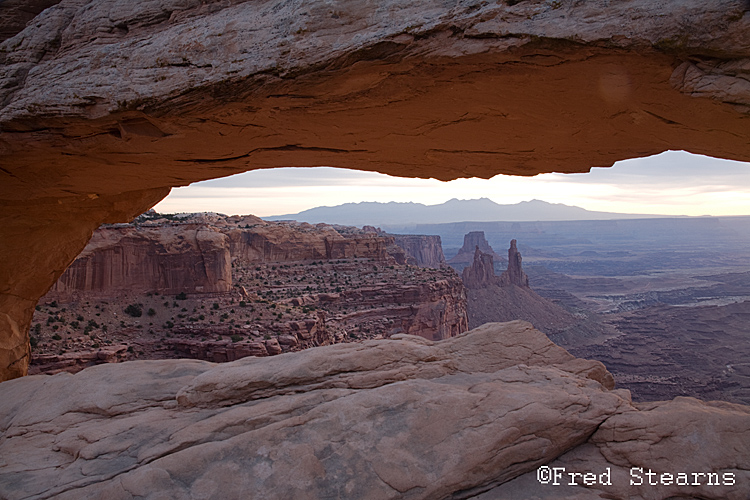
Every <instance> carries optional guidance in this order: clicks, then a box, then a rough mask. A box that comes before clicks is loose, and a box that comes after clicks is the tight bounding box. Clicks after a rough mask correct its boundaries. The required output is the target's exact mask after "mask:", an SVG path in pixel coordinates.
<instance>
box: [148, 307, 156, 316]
mask: <svg viewBox="0 0 750 500" xmlns="http://www.w3.org/2000/svg"><path fill="white" fill-rule="evenodd" d="M146 314H148V315H149V316H156V311H155V310H154V308H153V307H149V308H148V312H147V313H146Z"/></svg>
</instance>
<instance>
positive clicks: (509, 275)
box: [500, 240, 529, 288]
mask: <svg viewBox="0 0 750 500" xmlns="http://www.w3.org/2000/svg"><path fill="white" fill-rule="evenodd" d="M510 285H516V286H521V287H526V288H528V287H529V277H528V276H526V273H525V272H523V268H522V267H521V252H519V251H518V248H516V240H510V248H509V249H508V269H507V270H506V271H505V272H504V273H503V274H501V275H500V286H510Z"/></svg>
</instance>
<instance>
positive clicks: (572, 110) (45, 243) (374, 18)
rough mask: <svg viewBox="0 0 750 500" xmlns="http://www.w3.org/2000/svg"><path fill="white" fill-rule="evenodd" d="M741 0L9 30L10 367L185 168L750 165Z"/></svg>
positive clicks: (178, 5)
mask: <svg viewBox="0 0 750 500" xmlns="http://www.w3.org/2000/svg"><path fill="white" fill-rule="evenodd" d="M37 3H38V4H39V5H40V6H46V5H47V4H52V3H54V2H37ZM14 8H15V9H18V3H17V2H6V3H4V4H3V5H2V6H0V21H2V20H4V19H11V18H13V19H17V18H19V17H18V16H16V17H13V16H12V15H11V14H13V12H11V10H12V9H14ZM3 9H4V11H3ZM749 10H750V5H749V4H748V2H746V1H744V0H736V1H729V0H726V1H718V0H716V1H709V2H706V1H697V0H690V1H676V0H673V1H668V2H659V3H655V2H647V1H639V0H633V1H629V2H616V3H612V2H609V1H605V0H599V1H591V2H581V1H573V0H555V1H537V0H525V1H520V2H511V1H508V2H481V1H478V0H464V1H458V2H455V1H454V2H439V1H434V0H433V1H427V0H421V1H420V0H418V1H414V2H408V3H406V4H405V3H404V2H397V1H389V0H380V1H377V2H365V1H356V0H348V1H346V2H319V1H313V0H296V1H289V2H276V1H252V2H250V1H239V0H234V1H230V0H225V1H205V0H204V1H201V0H151V1H147V2H129V1H120V0H99V1H91V0H63V1H61V2H60V3H58V4H57V5H55V6H53V7H51V8H49V9H47V10H45V11H43V12H42V13H41V14H40V15H38V16H37V17H36V18H34V19H33V20H32V21H31V22H29V24H28V25H27V27H26V29H24V30H23V31H21V32H20V33H18V34H16V35H15V36H12V37H10V38H8V39H7V40H5V41H4V42H3V43H2V44H0V61H2V66H0V179H2V180H1V181H0V204H2V216H1V217H2V226H0V227H1V228H2V229H0V231H2V236H1V237H0V252H1V255H2V259H1V262H0V380H2V379H4V378H12V377H15V376H19V375H22V374H24V373H25V372H26V366H27V363H28V347H27V343H28V336H27V330H28V324H29V321H30V318H31V311H32V310H33V307H34V305H35V303H36V301H37V299H38V298H39V297H40V296H41V295H43V294H44V293H45V292H46V291H47V290H48V289H49V287H50V286H51V285H52V284H53V283H54V281H55V280H56V279H57V277H59V275H60V274H61V273H62V272H63V270H64V269H65V267H66V266H67V265H68V264H69V263H70V262H71V261H72V260H73V259H74V258H75V256H76V255H77V253H78V252H79V251H80V250H81V249H82V248H83V246H84V245H85V244H86V241H87V240H88V238H89V237H90V235H91V232H92V231H93V230H94V229H95V228H96V227H97V226H98V225H99V224H101V223H102V222H115V221H125V220H127V219H129V218H131V217H133V216H135V215H137V214H138V213H141V212H143V211H145V210H146V209H148V208H149V207H151V206H152V205H153V204H155V203H156V202H157V201H159V200H160V199H161V198H163V197H164V196H166V195H167V194H168V192H169V189H170V188H171V187H172V186H180V185H186V184H189V183H191V182H194V181H198V180H203V179H208V178H214V177H221V176H225V175H230V174H234V173H238V172H242V171H246V170H251V169H257V168H271V167H281V166H318V165H330V166H338V167H346V168H355V169H361V170H372V171H379V172H383V173H388V174H392V175H401V176H413V177H434V178H438V179H444V180H447V179H453V178H457V177H466V176H478V177H491V176H493V175H496V174H499V173H506V174H516V175H534V174H537V173H540V172H552V171H556V172H586V171H588V170H589V169H590V168H591V167H594V166H609V165H611V164H612V163H613V162H615V161H617V160H621V159H625V158H631V157H636V156H644V155H650V154H655V153H659V152H662V151H665V150H668V149H684V150H687V151H691V152H693V153H701V154H707V155H711V156H717V157H723V158H731V159H737V160H744V161H750V141H749V140H748V130H750V81H748V75H750V12H749ZM20 18H23V16H21V17H20ZM8 23H9V22H5V23H4V24H3V22H0V24H2V25H3V26H5V27H6V28H7V26H8V25H9V24H8ZM10 24H12V23H10Z"/></svg>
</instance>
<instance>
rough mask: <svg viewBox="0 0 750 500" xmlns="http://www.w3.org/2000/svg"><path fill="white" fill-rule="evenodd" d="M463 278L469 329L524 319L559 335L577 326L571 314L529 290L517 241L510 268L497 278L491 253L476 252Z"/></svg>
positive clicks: (510, 259) (511, 246)
mask: <svg viewBox="0 0 750 500" xmlns="http://www.w3.org/2000/svg"><path fill="white" fill-rule="evenodd" d="M461 279H462V281H463V283H464V285H466V299H467V306H466V310H467V313H468V316H469V328H476V327H478V326H480V325H483V324H485V323H488V322H494V321H512V320H516V319H522V320H526V321H530V322H532V323H533V324H534V325H535V326H536V327H537V328H539V329H540V330H542V331H543V332H545V333H548V334H552V333H559V332H561V331H563V330H565V329H566V328H569V327H571V326H573V325H575V324H576V322H577V320H576V318H574V317H573V315H571V314H570V313H569V312H567V311H566V310H565V309H563V308H562V307H560V306H558V305H557V304H555V303H554V302H551V301H549V300H547V299H545V298H544V297H541V296H539V295H538V294H537V293H536V292H534V290H532V289H531V288H530V287H529V278H528V276H526V273H525V272H524V271H523V268H522V266H521V254H520V252H519V251H518V248H517V247H516V240H512V241H511V242H510V248H509V249H508V268H507V269H506V270H505V271H504V272H503V273H502V274H501V275H500V276H496V275H495V270H494V262H493V258H492V255H491V254H486V253H484V252H482V251H481V250H480V249H479V247H477V248H476V250H475V251H474V261H473V262H472V264H471V266H468V267H465V268H464V270H463V274H462V276H461Z"/></svg>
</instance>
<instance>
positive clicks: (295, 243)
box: [226, 223, 392, 264]
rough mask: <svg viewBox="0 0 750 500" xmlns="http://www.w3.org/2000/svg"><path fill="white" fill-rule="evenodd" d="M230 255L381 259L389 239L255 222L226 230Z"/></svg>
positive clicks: (264, 258) (322, 227) (283, 259)
mask: <svg viewBox="0 0 750 500" xmlns="http://www.w3.org/2000/svg"><path fill="white" fill-rule="evenodd" d="M226 234H227V237H228V238H229V245H230V250H231V252H232V258H233V259H236V260H238V261H239V262H242V263H248V264H249V263H255V262H289V261H304V260H317V259H326V260H330V259H350V258H364V259H375V260H376V261H378V262H385V261H386V260H388V258H389V254H388V246H389V245H390V244H392V239H388V238H384V237H382V236H378V235H375V234H361V235H346V236H345V235H342V234H340V233H339V232H338V231H336V230H335V229H334V228H333V227H331V226H328V225H325V224H319V225H318V226H311V225H310V224H304V223H303V224H299V225H297V226H290V225H281V224H264V225H257V226H254V227H253V228H252V230H249V229H243V228H242V227H241V225H240V227H239V228H237V229H232V230H228V231H227V233H226Z"/></svg>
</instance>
